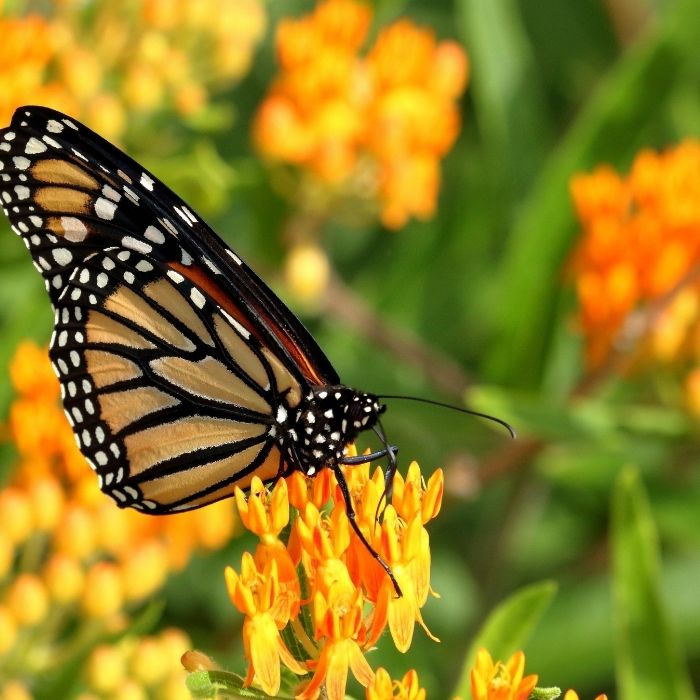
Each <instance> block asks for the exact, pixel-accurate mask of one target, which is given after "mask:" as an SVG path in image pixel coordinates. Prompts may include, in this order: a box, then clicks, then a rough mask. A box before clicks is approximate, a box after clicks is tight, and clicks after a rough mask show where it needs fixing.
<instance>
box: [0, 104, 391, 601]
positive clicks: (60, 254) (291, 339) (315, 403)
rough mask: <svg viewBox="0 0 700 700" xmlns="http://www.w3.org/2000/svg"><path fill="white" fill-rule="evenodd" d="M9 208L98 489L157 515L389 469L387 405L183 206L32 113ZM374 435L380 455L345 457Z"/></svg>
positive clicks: (21, 139)
mask: <svg viewBox="0 0 700 700" xmlns="http://www.w3.org/2000/svg"><path fill="white" fill-rule="evenodd" d="M0 201H1V203H2V207H3V211H4V212H5V214H6V215H7V216H8V217H9V219H10V222H11V224H12V229H13V230H14V231H15V232H16V233H17V234H18V235H19V236H21V238H22V240H23V241H24V243H25V245H26V246H27V248H28V249H29V252H30V253H31V256H32V259H33V262H34V266H35V267H36V269H37V270H38V271H39V273H40V274H41V275H42V277H43V278H44V283H45V285H46V290H47V292H48V294H49V297H50V299H51V303H52V305H53V309H54V313H55V327H54V332H53V335H52V338H51V343H50V350H49V355H50V358H51V361H52V365H53V368H54V371H55V372H56V374H57V376H58V378H59V380H60V384H61V394H62V398H63V404H64V410H65V414H66V417H67V418H68V421H69V423H70V425H71V427H72V429H73V433H74V435H75V440H76V442H77V445H78V447H79V448H80V450H81V452H82V453H83V455H84V456H85V458H86V459H87V461H88V463H89V464H90V466H91V468H92V469H93V470H94V471H95V472H96V474H97V478H98V480H99V485H100V488H101V489H102V490H103V491H104V492H105V493H107V494H108V495H109V496H111V497H112V498H113V499H114V500H115V501H116V503H117V505H119V506H121V507H133V508H136V509H138V510H140V511H143V512H146V513H153V514H167V513H175V512H180V511H185V510H189V509H193V508H199V507H200V506H204V505H206V504H208V503H212V502H214V501H217V500H219V499H222V498H225V497H228V496H231V495H232V494H233V487H234V486H239V487H241V488H244V489H245V488H246V487H248V486H249V485H250V482H251V479H252V477H253V476H254V475H257V476H259V477H260V478H261V479H262V480H263V481H273V480H275V479H277V478H279V477H281V476H285V475H288V474H290V473H291V472H293V471H295V470H300V471H302V472H304V473H305V474H306V475H308V476H313V475H314V474H316V473H317V472H318V471H319V470H321V469H322V468H323V467H326V466H327V467H330V468H331V469H332V470H333V472H334V474H335V476H336V479H337V481H338V484H339V486H340V489H341V491H342V494H343V497H344V500H345V508H346V511H347V514H348V517H349V519H350V523H351V525H352V527H353V529H354V530H355V532H356V534H357V535H358V537H359V538H360V539H361V541H362V542H363V543H364V545H365V546H366V547H367V548H368V550H369V551H370V552H371V553H372V555H373V556H374V557H375V559H377V561H378V562H379V563H380V564H381V565H382V566H383V567H384V569H385V571H386V572H387V574H388V575H389V576H390V577H391V580H392V582H393V584H394V587H395V588H396V591H397V593H398V594H399V595H400V594H401V592H400V589H399V587H398V585H397V583H396V580H395V578H394V576H393V574H392V572H391V570H390V568H389V567H388V565H387V564H386V563H385V562H384V561H383V560H382V559H381V557H380V556H379V555H378V553H377V552H376V551H374V549H373V548H372V547H371V545H370V544H369V543H368V542H367V540H366V538H365V537H364V535H363V533H362V532H361V530H360V529H359V527H358V526H357V524H356V522H355V518H354V512H353V508H352V502H351V500H350V496H349V493H348V486H347V483H346V481H345V478H344V476H343V472H342V471H341V465H343V464H358V463H362V462H366V461H369V460H370V459H375V458H380V457H388V458H389V467H388V469H387V476H388V482H389V488H390V484H391V479H392V478H393V474H394V472H395V469H396V460H395V448H391V447H390V446H389V445H388V443H387V442H386V439H385V438H384V435H383V431H382V430H381V427H380V425H379V423H378V421H379V416H380V414H381V413H382V412H383V411H384V409H385V407H384V405H382V404H381V403H380V402H379V399H378V397H376V396H374V395H372V394H367V393H364V392H360V391H355V390H354V389H350V388H348V387H346V386H344V385H342V384H341V383H340V379H339V377H338V375H337V373H336V371H335V370H334V369H333V366H332V365H331V363H330V362H329V360H328V359H327V358H326V356H325V355H324V353H323V352H322V350H321V349H320V348H319V346H318V345H317V344H316V342H315V341H314V339H313V338H312V336H311V335H310V334H309V332H308V331H307V330H306V328H304V326H303V325H302V323H301V322H300V321H299V320H298V319H297V318H296V316H295V315H294V314H293V313H292V312H291V311H290V310H289V309H288V308H287V307H286V306H285V305H284V304H283V303H282V301H280V299H279V298H278V297H277V296H276V295H275V294H274V293H273V292H272V291H271V290H270V289H269V287H268V286H267V285H266V284H265V283H264V282H263V281H262V280H261V279H260V278H259V277H258V276H257V275H256V274H255V273H254V272H253V271H252V270H251V269H250V268H249V267H248V266H247V265H246V264H245V263H244V262H243V261H242V260H241V259H240V258H239V257H238V256H237V255H236V253H234V252H233V251H232V250H231V249H230V248H229V247H228V246H227V245H226V244H225V243H224V242H223V241H222V240H221V239H220V238H219V237H218V236H217V235H216V234H215V233H214V231H213V230H212V229H211V228H209V227H208V226H207V225H206V224H205V223H204V222H203V221H202V220H201V219H200V218H199V217H198V216H197V215H196V214H194V213H193V212H192V211H191V210H190V208H189V207H188V206H187V204H186V203H185V202H184V201H182V200H181V199H180V198H178V197H177V195H175V194H174V193H173V192H172V191H171V190H170V189H168V188H167V187H166V186H165V185H164V184H163V183H161V182H160V181H159V180H158V179H157V178H156V177H154V176H153V175H152V174H151V173H149V172H148V171H147V170H145V169H144V168H142V167H141V166H140V165H139V164H138V163H136V162H135V161H134V160H132V159H131V158H129V157H128V156H127V155H126V154H124V153H123V152H121V151H120V150H119V149H118V148H116V147H115V146H113V145H112V144H110V143H109V142H107V141H106V140H105V139H103V138H102V137H100V136H99V135H97V134H96V133H94V132H93V131H91V130H90V129H88V128H87V127H86V126H84V125H82V124H80V123H79V122H77V121H76V120H74V119H72V118H70V117H68V116H66V115H65V114H62V113H60V112H57V111H54V110H51V109H48V108H46V107H38V106H28V107H21V108H19V109H17V110H16V112H15V113H14V116H13V118H12V122H11V124H10V126H9V127H8V128H6V129H3V130H0ZM368 429H374V430H375V431H376V432H377V434H378V435H379V436H380V438H381V440H382V442H383V445H384V447H383V449H381V450H379V451H378V452H375V453H373V454H372V455H369V456H361V457H354V458H353V457H348V456H346V455H345V448H346V447H347V445H348V444H350V443H352V442H353V441H354V440H355V438H356V437H357V436H358V434H359V433H360V432H361V431H364V430H368Z"/></svg>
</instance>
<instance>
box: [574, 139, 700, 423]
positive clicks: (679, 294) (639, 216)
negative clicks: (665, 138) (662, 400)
mask: <svg viewBox="0 0 700 700" xmlns="http://www.w3.org/2000/svg"><path fill="white" fill-rule="evenodd" d="M699 174H700V143H698V142H696V141H686V142H685V143H682V144H680V145H679V146H677V147H675V148H670V149H668V150H667V151H665V152H661V153H659V152H655V151H652V150H645V151H642V152H641V153H639V154H638V155H637V157H636V158H635V160H634V162H633V164H632V167H631V169H630V172H629V174H628V175H626V176H625V175H621V174H619V173H617V172H616V171H615V170H613V169H612V168H611V167H609V166H600V167H598V168H597V169H596V170H594V171H593V172H592V173H589V174H585V175H578V176H577V177H576V178H574V179H573V181H572V183H571V192H572V196H573V200H574V205H575V208H576V212H577V215H578V218H579V221H580V223H581V226H582V238H581V241H580V243H579V245H578V248H577V250H576V251H575V255H574V271H575V275H576V288H577V292H578V297H579V303H580V324H581V329H582V331H583V333H584V335H585V337H586V347H587V358H588V362H589V364H590V365H591V366H597V365H599V364H600V363H602V362H603V361H604V360H605V358H606V357H607V356H608V354H609V352H610V351H611V349H612V348H614V347H615V346H616V345H617V344H624V343H625V333H626V331H627V330H628V329H631V330H632V331H638V329H637V328H636V325H637V323H635V318H637V316H636V315H635V312H637V311H642V312H644V311H646V312H647V318H646V319H645V323H646V324H648V327H645V328H644V329H643V331H644V332H643V340H644V341H645V342H644V343H643V347H641V348H640V350H642V352H641V353H640V354H641V355H642V356H643V357H644V358H646V359H647V360H651V359H655V360H658V361H662V362H674V361H679V360H680V361H686V362H687V361H690V362H697V359H698V357H700V278H698V271H699V270H698V263H700V177H698V175H699ZM692 376H693V375H691V379H692ZM694 381H695V383H697V380H694ZM696 393H697V392H696ZM696 403H697V405H698V408H699V409H700V402H699V401H697V400H696Z"/></svg>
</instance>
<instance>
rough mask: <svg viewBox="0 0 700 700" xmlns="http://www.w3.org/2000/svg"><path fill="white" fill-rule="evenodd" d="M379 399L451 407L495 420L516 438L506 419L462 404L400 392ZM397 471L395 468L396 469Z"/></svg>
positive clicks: (378, 396)
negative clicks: (405, 394) (404, 394)
mask: <svg viewBox="0 0 700 700" xmlns="http://www.w3.org/2000/svg"><path fill="white" fill-rule="evenodd" d="M377 398H378V399H403V400H404V401H416V402H418V403H427V404H430V405H431V406H440V407H441V408H449V409H451V410H453V411H459V412H460V413H467V414H468V415H470V416H477V417H478V418H486V420H490V421H493V422H494V423H498V424H499V425H501V426H503V427H504V428H505V429H506V430H507V431H508V432H509V433H510V436H511V437H512V438H513V439H515V438H516V437H517V434H516V432H515V429H514V428H513V426H512V425H511V424H510V423H508V422H506V421H504V420H503V419H501V418H496V416H491V415H489V414H488V413H481V412H480V411H472V410H471V409H470V408H464V407H462V406H454V405H452V404H450V403H443V402H442V401H433V400H432V399H422V398H420V397H418V396H402V395H400V394H379V395H377ZM394 471H395V469H394Z"/></svg>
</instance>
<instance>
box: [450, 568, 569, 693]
mask: <svg viewBox="0 0 700 700" xmlns="http://www.w3.org/2000/svg"><path fill="white" fill-rule="evenodd" d="M556 589H557V585H556V583H554V581H542V582H540V583H535V584H532V585H530V586H526V587H525V588H521V589H520V590H519V591H517V592H516V593H514V594H513V595H512V596H510V598H508V599H506V600H505V601H504V602H502V603H501V604H500V605H499V606H498V607H497V608H496V609H495V610H494V611H493V612H492V613H491V615H490V616H489V617H488V619H487V620H486V622H485V623H484V624H483V625H482V627H481V629H480V630H479V632H478V634H477V635H476V637H475V638H474V641H473V642H472V645H471V648H470V649H469V653H468V654H467V658H466V660H465V662H464V666H463V668H462V674H461V678H460V680H459V684H458V685H457V689H456V690H455V692H454V693H453V695H459V696H461V697H469V696H470V693H471V690H470V678H469V675H470V673H471V670H472V668H473V666H474V661H475V659H476V653H477V651H478V650H479V649H480V648H481V647H484V648H486V649H488V651H489V653H490V654H491V656H492V657H493V658H494V659H502V660H505V659H507V658H508V657H509V656H510V655H511V654H512V653H513V652H515V651H517V650H518V649H519V648H521V647H522V646H523V644H524V643H525V640H526V639H527V638H528V637H529V636H530V633H531V632H532V629H533V628H534V626H535V625H536V624H537V622H538V620H539V619H540V617H541V616H542V614H543V613H544V611H545V609H546V608H547V606H548V605H549V603H550V601H551V600H552V597H553V596H554V593H555V592H556Z"/></svg>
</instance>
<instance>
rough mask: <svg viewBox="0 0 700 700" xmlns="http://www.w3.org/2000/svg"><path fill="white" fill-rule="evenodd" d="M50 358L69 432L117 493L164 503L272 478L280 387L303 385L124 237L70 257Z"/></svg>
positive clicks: (152, 504)
mask: <svg viewBox="0 0 700 700" xmlns="http://www.w3.org/2000/svg"><path fill="white" fill-rule="evenodd" d="M50 355H51V360H52V362H53V364H54V369H55V370H56V373H57V374H58V376H59V378H60V380H61V384H62V391H63V394H64V407H65V411H66V415H67V417H68V420H69V422H70V423H71V425H72V427H73V430H74V433H75V435H76V441H77V442H78V446H79V447H80V449H81V451H82V452H83V454H84V455H85V457H86V458H87V459H88V461H89V463H90V465H91V466H92V468H93V469H94V470H95V471H96V472H97V474H98V475H99V478H100V485H101V487H102V488H103V490H105V491H106V492H108V493H109V494H110V495H111V496H112V497H113V498H114V499H115V500H117V502H118V503H120V504H121V505H133V506H136V507H141V508H144V509H148V510H151V511H154V512H169V511H173V510H178V509H185V508H191V507H196V506H199V505H202V504H203V503H205V502H209V501H213V500H217V498H221V497H222V495H230V493H231V489H232V485H234V484H235V485H239V486H242V487H245V486H247V484H248V483H249V481H250V478H251V476H252V474H253V473H257V474H258V475H262V476H263V478H268V479H269V478H273V477H274V476H276V474H277V473H278V471H279V470H280V468H281V467H282V463H283V460H282V458H281V455H280V453H279V450H278V449H277V447H276V446H275V443H274V439H273V438H274V433H273V431H272V430H271V426H272V425H273V424H274V418H275V416H274V413H275V408H274V407H275V406H276V405H277V403H278V401H279V395H280V394H281V393H283V392H284V393H285V394H286V395H287V396H289V395H290V394H293V393H294V392H296V393H297V394H298V393H299V387H298V386H296V385H294V384H293V383H290V382H289V377H288V375H287V374H286V373H284V372H283V371H282V367H281V365H279V364H275V358H274V357H273V356H272V355H270V354H269V353H266V352H265V349H264V348H262V347H261V345H260V344H259V342H258V340H257V339H256V338H255V337H254V336H252V335H251V334H250V333H249V332H248V331H247V330H246V329H245V328H244V327H243V326H241V324H240V323H238V321H236V319H234V318H232V317H230V316H229V314H228V313H227V312H226V311H225V310H223V309H221V307H219V305H218V304H217V303H216V302H215V301H214V300H212V299H211V298H210V297H209V296H208V295H207V293H206V292H204V291H202V290H200V289H198V288H197V287H196V286H194V285H192V284H191V283H190V282H189V281H188V280H187V279H185V278H184V277H182V276H181V275H179V274H178V273H176V272H174V271H172V270H169V269H166V268H165V267H164V266H163V265H162V264H160V263H157V262H154V261H152V260H151V259H149V258H147V257H145V256H143V255H140V254H138V253H135V252H134V251H131V250H126V249H123V248H121V249H120V248H112V249H108V250H105V251H103V252H100V253H94V254H92V255H90V256H88V257H87V258H86V260H85V261H84V262H83V264H82V265H80V266H78V267H76V269H75V271H74V272H73V274H72V276H71V278H70V280H69V281H68V283H67V285H66V286H65V288H64V290H63V292H62V294H61V296H60V297H59V299H58V301H57V304H56V327H55V331H54V335H53V337H52V341H51V349H50Z"/></svg>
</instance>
